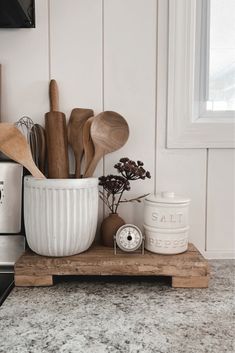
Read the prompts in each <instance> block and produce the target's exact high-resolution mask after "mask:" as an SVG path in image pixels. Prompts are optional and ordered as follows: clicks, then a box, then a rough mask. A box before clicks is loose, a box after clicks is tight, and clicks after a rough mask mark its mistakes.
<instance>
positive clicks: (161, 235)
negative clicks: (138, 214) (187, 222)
mask: <svg viewBox="0 0 235 353" xmlns="http://www.w3.org/2000/svg"><path fill="white" fill-rule="evenodd" d="M144 231H145V248H146V249H147V250H149V251H152V252H154V253H157V254H180V253H182V252H184V251H186V250H187V249H188V231H189V227H184V228H178V229H160V228H154V227H149V226H147V225H144Z"/></svg>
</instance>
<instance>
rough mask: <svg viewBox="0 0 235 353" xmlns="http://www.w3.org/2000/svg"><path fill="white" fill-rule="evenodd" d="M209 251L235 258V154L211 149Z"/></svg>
mask: <svg viewBox="0 0 235 353" xmlns="http://www.w3.org/2000/svg"><path fill="white" fill-rule="evenodd" d="M208 162H209V163H208V211H207V251H208V253H209V254H210V253H211V252H213V253H214V256H216V253H217V254H218V255H219V254H220V256H221V257H231V256H232V254H233V256H234V254H235V214H234V210H235V151H234V150H232V149H224V150H220V149H210V150H209V161H208Z"/></svg>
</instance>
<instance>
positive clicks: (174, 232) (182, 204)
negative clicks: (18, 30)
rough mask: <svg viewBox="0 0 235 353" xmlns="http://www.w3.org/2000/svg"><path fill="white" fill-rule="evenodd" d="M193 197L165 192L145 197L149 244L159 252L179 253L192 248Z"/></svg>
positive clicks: (154, 250) (147, 239)
mask: <svg viewBox="0 0 235 353" xmlns="http://www.w3.org/2000/svg"><path fill="white" fill-rule="evenodd" d="M189 204H190V200H189V199H188V198H184V197H180V196H177V195H175V193H174V192H161V193H159V194H157V195H150V196H148V197H147V198H146V199H145V207H144V230H145V248H146V249H147V250H149V251H152V252H154V253H158V254H179V253H182V252H184V251H186V250H187V248H188V233H189V221H188V209H189Z"/></svg>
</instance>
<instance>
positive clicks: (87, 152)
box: [82, 117, 95, 174]
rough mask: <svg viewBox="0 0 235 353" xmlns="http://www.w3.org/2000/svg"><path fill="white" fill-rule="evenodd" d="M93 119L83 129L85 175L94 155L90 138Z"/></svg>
mask: <svg viewBox="0 0 235 353" xmlns="http://www.w3.org/2000/svg"><path fill="white" fill-rule="evenodd" d="M93 120H94V117H91V118H89V119H88V120H87V121H86V123H85V124H84V127H83V135H82V138H83V146H84V174H85V173H86V171H87V169H88V167H89V165H90V163H91V161H92V158H93V157H94V154H95V146H94V143H93V141H92V138H91V124H92V122H93Z"/></svg>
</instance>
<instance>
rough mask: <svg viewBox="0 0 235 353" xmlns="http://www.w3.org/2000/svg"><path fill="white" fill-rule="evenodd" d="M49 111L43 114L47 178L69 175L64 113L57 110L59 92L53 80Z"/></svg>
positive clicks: (63, 177)
mask: <svg viewBox="0 0 235 353" xmlns="http://www.w3.org/2000/svg"><path fill="white" fill-rule="evenodd" d="M49 97H50V112H49V113H46V115H45V132H46V144H47V159H48V178H54V179H65V178H68V177H69V161H68V138H67V127H66V118H65V115H64V114H63V113H61V112H59V93H58V87H57V83H56V81H55V80H51V82H50V86H49Z"/></svg>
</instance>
